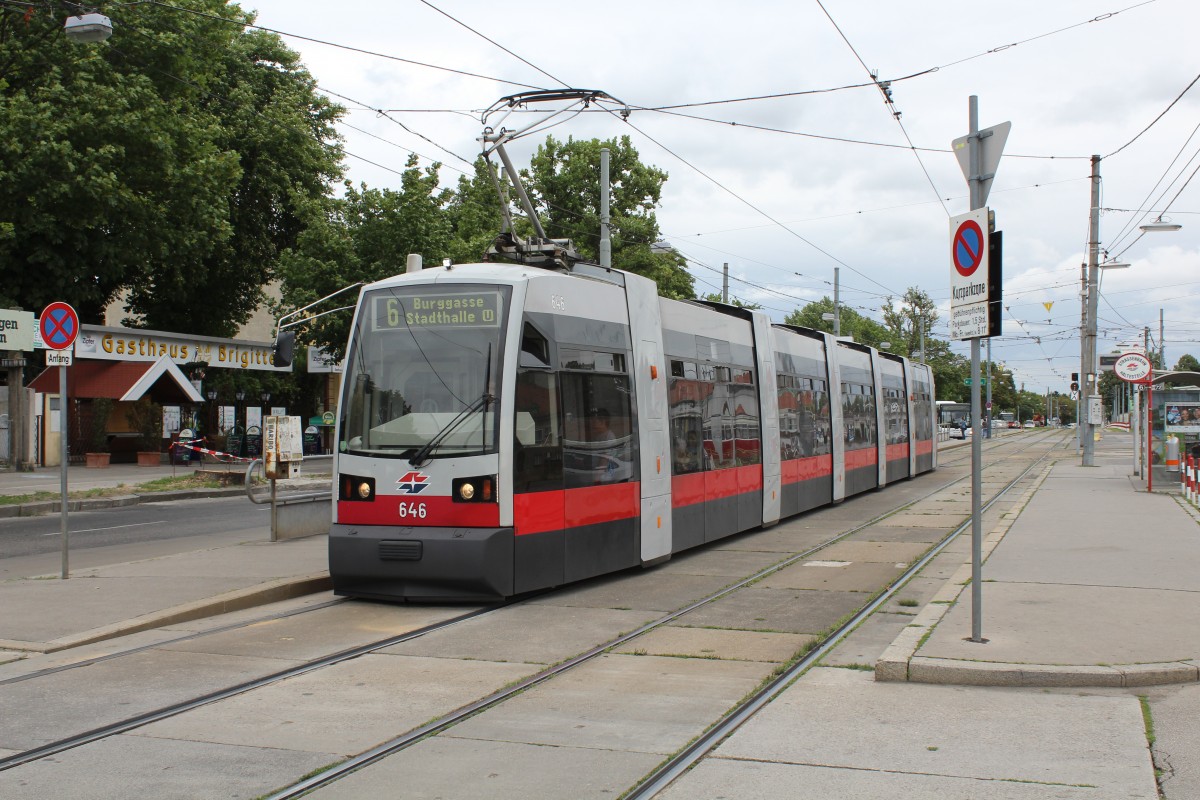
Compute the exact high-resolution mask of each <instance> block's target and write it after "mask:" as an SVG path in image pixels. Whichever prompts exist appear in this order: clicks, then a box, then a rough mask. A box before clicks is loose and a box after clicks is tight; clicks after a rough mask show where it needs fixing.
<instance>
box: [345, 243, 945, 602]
mask: <svg viewBox="0 0 1200 800" xmlns="http://www.w3.org/2000/svg"><path fill="white" fill-rule="evenodd" d="M933 417H934V403H933V380H932V375H931V373H930V371H929V369H928V368H927V367H926V366H924V365H921V364H914V363H911V362H909V361H908V360H907V359H904V358H901V357H898V356H894V355H890V354H887V353H879V352H877V351H875V350H873V349H871V348H869V347H865V346H862V345H859V344H854V343H850V342H839V341H837V340H835V339H834V338H833V337H832V336H830V335H829V334H826V333H822V332H819V331H814V330H809V329H804V328H794V327H790V326H784V325H774V324H772V323H771V322H770V320H769V319H768V317H767V316H766V315H765V314H763V313H761V312H752V311H746V310H743V309H738V308H733V307H729V306H722V305H719V304H710V303H695V302H680V301H675V300H668V299H664V298H660V297H658V296H657V293H656V287H655V285H654V283H653V282H651V281H649V280H647V279H645V278H642V277H639V276H636V275H632V274H629V273H624V272H620V271H618V270H606V269H602V268H600V267H596V266H593V265H585V264H578V265H576V266H575V267H574V270H573V272H572V273H563V272H556V271H550V270H545V269H540V268H536V267H528V266H519V265H509V264H496V263H488V264H470V265H461V266H454V267H436V268H431V269H425V270H421V271H417V272H415V273H408V274H402V275H398V276H396V277H393V278H389V279H387V280H383V281H379V282H377V283H374V284H371V285H369V286H367V287H365V288H364V289H363V290H362V291H361V294H360V296H359V301H358V306H357V310H356V312H355V318H354V325H353V329H352V332H351V336H350V341H349V343H348V349H347V356H346V360H345V369H344V384H343V395H342V399H341V404H340V412H339V419H338V425H337V442H338V447H337V454H336V456H335V459H334V477H335V480H336V486H337V491H336V499H335V504H334V511H333V526H332V529H331V532H330V537H329V564H330V573H331V575H332V578H333V583H334V590H335V592H337V593H338V594H343V595H351V596H359V597H368V598H380V599H387V600H402V599H403V600H479V599H492V598H503V597H509V596H512V595H517V594H521V593H524V592H529V591H533V590H537V589H544V588H547V587H553V586H558V585H562V584H565V583H570V582H571V581H577V580H581V579H584V578H589V577H592V576H595V575H600V574H603V573H607V572H612V571H614V570H620V569H625V568H628V567H634V566H638V565H648V564H653V563H656V562H659V561H662V560H665V559H667V558H669V557H670V556H671V555H672V554H673V553H677V552H680V551H682V550H685V549H687V548H689V547H694V546H696V545H700V544H702V543H705V542H711V541H714V540H716V539H720V538H722V537H725V536H730V535H733V534H736V533H738V532H740V531H746V530H751V529H754V528H759V527H761V526H764V525H770V524H772V523H775V522H777V521H778V520H780V519H782V518H785V517H788V516H791V515H793V514H797V513H800V512H802V511H805V510H808V509H811V508H815V507H818V506H822V505H826V504H829V503H835V502H838V501H840V500H842V499H844V498H846V497H848V496H850V495H853V494H855V493H858V492H863V491H867V490H870V489H874V488H876V487H882V486H886V485H887V484H888V483H891V482H894V481H897V480H900V479H902V478H906V477H909V476H912V475H916V474H918V473H921V472H925V471H928V470H931V469H934V467H935V466H936V463H935V449H934V446H933V438H934V437H933V432H934V418H933Z"/></svg>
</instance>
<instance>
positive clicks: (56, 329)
mask: <svg viewBox="0 0 1200 800" xmlns="http://www.w3.org/2000/svg"><path fill="white" fill-rule="evenodd" d="M38 332H39V333H41V335H42V344H44V345H46V347H49V348H50V349H51V350H66V349H67V348H68V347H70V346H71V345H73V344H75V337H76V336H78V335H79V315H78V314H76V313H75V309H73V308H71V307H70V306H69V305H67V304H66V303H62V302H54V303H51V304H50V305H48V306H46V308H45V309H44V310H43V311H42V315H41V316H40V317H38Z"/></svg>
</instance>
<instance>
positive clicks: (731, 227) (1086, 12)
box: [241, 0, 1200, 392]
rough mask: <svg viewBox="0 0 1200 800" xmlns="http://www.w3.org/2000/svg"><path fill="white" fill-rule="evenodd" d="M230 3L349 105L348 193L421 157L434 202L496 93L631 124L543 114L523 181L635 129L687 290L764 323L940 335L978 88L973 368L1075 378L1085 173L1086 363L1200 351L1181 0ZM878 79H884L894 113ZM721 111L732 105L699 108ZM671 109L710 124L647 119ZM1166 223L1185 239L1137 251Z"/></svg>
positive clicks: (1189, 1)
mask: <svg viewBox="0 0 1200 800" xmlns="http://www.w3.org/2000/svg"><path fill="white" fill-rule="evenodd" d="M241 5H242V6H243V8H246V9H247V10H254V11H256V12H257V14H258V18H257V24H258V25H260V26H262V27H265V28H269V29H272V30H274V31H277V32H279V33H281V34H284V38H285V41H287V43H288V44H289V46H291V47H292V48H293V49H295V50H297V51H298V52H300V53H301V56H302V58H303V61H304V63H305V64H306V66H307V67H308V69H309V71H310V72H311V73H312V75H313V76H314V78H315V79H316V81H317V82H318V84H319V88H320V89H321V90H322V91H324V92H327V93H329V94H330V95H331V96H332V97H334V98H335V99H336V100H338V101H339V102H340V103H342V104H343V105H345V106H346V107H347V108H348V109H349V113H348V114H347V115H346V117H345V119H344V122H343V125H342V126H341V133H342V134H343V135H344V137H345V146H346V150H347V153H348V156H347V159H346V168H347V177H348V178H349V179H350V180H352V181H354V182H355V183H356V184H358V183H366V184H367V185H368V186H371V187H374V188H398V187H399V184H400V172H401V171H402V170H403V168H404V163H405V160H406V159H407V158H408V156H409V154H410V153H411V152H414V151H415V152H416V153H418V154H419V155H420V156H421V163H422V165H428V163H429V162H430V161H432V160H437V161H440V162H442V163H443V167H442V170H441V175H442V183H443V185H444V186H453V185H454V184H455V183H456V182H457V179H458V176H459V175H460V174H461V172H462V171H463V170H466V169H468V167H467V162H469V161H471V160H473V159H474V158H475V157H476V155H477V154H478V153H479V149H480V145H479V143H478V141H477V140H478V138H479V136H480V135H481V133H482V130H483V124H484V123H483V121H482V119H481V112H482V111H483V110H484V109H487V108H488V107H489V106H491V105H492V104H493V103H495V102H496V101H498V100H499V99H500V98H502V97H505V96H508V95H511V94H515V93H517V92H523V91H529V90H531V89H535V88H536V89H557V88H562V87H564V86H570V87H573V88H585V89H598V90H602V91H604V92H606V93H607V94H609V95H611V96H612V97H614V98H618V99H619V100H620V101H621V102H623V103H625V104H627V105H628V106H630V107H631V108H632V109H633V111H632V113H631V114H630V115H629V117H628V119H627V120H622V119H621V118H620V116H618V115H614V114H609V113H585V114H580V115H577V116H573V117H565V118H563V119H562V122H561V124H559V125H558V126H557V127H554V128H553V129H551V130H549V131H544V132H541V133H539V134H534V135H531V136H527V137H525V138H521V139H517V140H516V141H514V142H512V143H511V144H510V145H509V146H508V149H509V152H510V154H511V155H512V157H513V159H514V161H516V163H517V164H518V165H521V164H528V162H529V158H530V155H531V154H532V153H533V151H534V150H535V149H536V147H537V146H538V145H539V144H540V143H542V142H544V140H545V136H546V135H547V133H550V134H553V135H554V136H555V137H556V138H559V139H566V138H567V137H574V138H577V139H592V138H601V139H609V138H612V137H614V136H620V135H628V136H630V137H631V139H632V143H633V145H634V147H635V148H636V149H637V150H638V152H639V154H640V157H641V160H642V161H643V162H644V163H647V164H651V165H654V166H656V167H658V168H660V169H662V170H664V171H666V172H667V173H668V175H669V178H668V180H667V182H666V184H665V185H664V188H663V196H662V203H661V206H660V207H659V208H658V209H657V217H658V221H659V226H660V228H661V230H662V232H663V235H664V238H665V239H666V240H667V241H668V242H669V243H670V244H671V245H672V246H674V247H675V248H676V249H677V250H678V251H679V252H680V253H682V254H683V255H684V256H685V257H686V258H687V259H688V262H689V265H688V268H689V271H690V272H691V274H692V275H693V276H694V277H695V279H696V290H697V293H699V294H704V293H708V292H714V291H717V292H719V291H720V287H721V270H722V265H723V264H725V263H728V265H729V272H730V293H731V294H732V295H733V296H735V297H737V298H739V299H741V300H744V301H749V302H756V303H759V304H761V306H762V307H763V309H764V310H765V311H767V312H768V313H769V314H770V315H771V317H772V318H773V319H774V320H776V321H782V320H783V318H784V317H785V316H786V315H787V314H788V313H790V312H791V311H793V310H795V309H796V308H799V307H802V306H803V305H804V304H806V303H807V302H810V301H812V300H817V299H820V298H821V297H823V296H830V297H832V295H833V281H834V270H835V268H837V269H838V271H839V272H840V289H841V299H842V301H843V302H844V303H845V304H846V305H847V306H849V307H851V308H853V309H854V310H855V311H858V312H859V313H861V314H865V315H867V316H870V317H873V318H875V319H880V318H881V314H880V311H879V309H880V306H881V304H882V303H883V302H884V299H885V298H886V297H887V296H889V295H891V296H895V297H898V296H899V295H901V294H903V292H904V291H905V290H906V289H907V288H909V287H914V286H915V287H917V288H920V289H921V290H923V291H925V292H927V293H928V294H929V295H930V296H931V297H932V298H933V299H934V300H935V301H936V302H937V303H938V305H939V310H940V320H939V322H938V324H937V326H935V329H934V334H935V335H937V336H939V337H940V338H948V337H949V325H948V318H949V314H948V311H949V303H950V270H951V268H952V267H951V258H950V237H951V234H950V223H949V221H950V219H951V217H954V216H957V215H960V214H963V213H965V212H967V211H968V210H969V201H968V195H967V184H966V180H965V178H964V176H963V173H962V170H961V169H960V167H959V165H958V162H957V160H956V158H955V156H954V154H953V152H952V150H951V142H952V141H953V140H954V139H956V138H958V137H960V136H964V135H966V133H967V131H968V122H969V116H968V109H969V98H970V96H972V95H975V96H977V97H978V108H979V125H980V127H981V128H985V129H986V128H989V127H992V126H994V125H997V124H1000V123H1003V122H1011V124H1012V129H1011V133H1010V135H1009V137H1008V140H1007V143H1006V145H1005V148H1004V154H1003V157H1002V158H1001V160H1000V163H999V166H998V168H997V170H996V177H995V179H994V181H993V183H992V188H991V192H990V195H989V197H988V200H987V205H988V207H989V208H990V209H991V210H992V211H993V212H994V213H995V218H996V227H997V229H999V230H1003V231H1004V306H1005V312H1004V320H1003V336H1002V337H1000V338H996V339H993V340H992V357H993V359H995V360H996V361H998V362H1003V364H1004V366H1005V367H1007V368H1008V369H1010V370H1011V371H1012V373H1013V376H1014V380H1015V381H1016V383H1017V385H1018V387H1020V386H1022V385H1024V387H1025V388H1026V389H1028V390H1030V391H1037V392H1045V391H1047V390H1051V391H1054V390H1057V391H1064V392H1065V391H1067V388H1068V383H1069V381H1070V374H1071V373H1072V372H1078V371H1079V356H1080V339H1079V332H1080V275H1081V265H1082V264H1084V263H1086V261H1087V257H1088V241H1089V210H1090V206H1091V199H1090V192H1091V182H1090V179H1089V176H1090V174H1091V162H1090V157H1091V156H1092V155H1093V154H1095V155H1100V156H1102V160H1101V161H1100V164H1099V171H1100V175H1101V199H1100V208H1101V214H1100V221H1099V230H1098V241H1099V247H1100V248H1101V256H1100V258H1101V260H1102V261H1104V260H1113V261H1118V262H1121V263H1128V264H1130V265H1131V266H1130V267H1129V268H1127V269H1114V270H1102V271H1101V275H1102V283H1101V296H1100V298H1099V313H1098V322H1097V327H1098V332H1099V333H1098V335H1099V339H1098V351H1099V352H1100V353H1107V352H1113V351H1117V350H1120V349H1123V348H1121V347H1120V345H1122V344H1124V343H1126V342H1131V341H1137V342H1141V341H1142V338H1143V330H1144V328H1146V327H1149V328H1150V337H1151V345H1152V347H1155V348H1157V347H1158V345H1159V343H1160V339H1159V321H1160V312H1161V319H1162V321H1163V331H1164V336H1163V340H1162V341H1164V342H1165V355H1166V360H1167V363H1168V365H1174V363H1175V362H1176V361H1177V360H1178V359H1179V357H1180V356H1182V355H1183V354H1184V353H1191V354H1193V355H1197V356H1200V315H1197V314H1196V313H1195V309H1197V308H1200V178H1197V179H1196V180H1194V181H1192V182H1190V183H1189V182H1188V180H1189V178H1190V177H1191V176H1192V175H1193V174H1194V172H1195V171H1196V170H1197V168H1198V167H1200V135H1197V134H1200V130H1198V129H1200V85H1197V86H1194V87H1191V88H1190V90H1189V85H1190V84H1191V83H1192V82H1193V81H1194V80H1196V78H1197V77H1198V76H1200V56H1198V54H1197V53H1198V50H1200V48H1198V47H1197V44H1196V42H1197V31H1198V30H1200V3H1196V2H1195V0H1148V1H1147V0H1100V1H1099V2H1095V1H1086V0H1054V1H1053V2H1046V1H1045V0H1040V2H1031V1H1030V0H1006V2H991V3H973V4H963V3H951V2H932V1H931V0H905V1H903V2H897V0H889V1H886V2H885V1H884V0H820V2H818V1H817V0H786V2H784V1H781V2H775V1H774V0H769V1H764V0H759V1H755V0H748V2H745V3H740V4H734V3H730V2H728V1H726V2H708V1H707V0H691V1H689V2H686V3H685V2H676V1H675V0H649V1H647V0H641V2H629V1H628V0H610V1H609V2H606V3H603V4H585V3H572V2H564V0H559V2H544V1H543V0H510V2H507V3H504V4H495V3H485V2H480V1H479V0H429V2H426V1H425V0H398V1H396V2H391V3H379V2H367V1H366V0H341V1H340V2H338V3H332V4H331V3H329V2H327V0H244V2H242V3H241ZM735 5H736V8H735ZM302 37H303V38H302ZM414 62H415V63H414ZM464 73H469V74H464ZM872 73H873V74H874V76H875V77H876V78H877V79H878V80H879V81H890V86H889V88H890V91H891V99H892V105H891V106H889V105H888V104H887V103H885V102H884V97H883V93H882V92H881V90H880V88H879V87H878V86H877V85H876V84H875V83H873V78H872ZM863 84H866V85H863ZM843 87H851V88H843ZM767 95H775V97H771V98H768V99H756V100H746V101H742V100H743V99H744V98H761V97H763V96H767ZM779 95H784V96H779ZM729 100H738V101H740V102H721V103H719V104H713V103H714V101H729ZM685 104H705V105H689V107H686V108H676V109H674V110H672V111H671V112H670V113H666V112H664V111H658V110H651V109H658V108H662V107H664V106H682V105H685ZM894 112H898V114H899V117H898V118H897V116H896V114H895V113H894ZM497 119H498V117H492V118H490V119H489V121H491V122H493V123H495V121H496V120H497ZM527 120H528V121H531V117H530V116H529V115H514V116H513V117H510V118H509V119H507V120H505V121H504V124H507V125H508V126H509V127H517V126H518V125H524V124H525V123H526V121H527ZM1160 215H1162V216H1163V218H1164V219H1169V220H1170V221H1171V222H1174V223H1179V224H1181V225H1182V226H1183V227H1182V229H1181V230H1179V231H1177V232H1170V233H1164V232H1155V233H1147V234H1142V233H1141V232H1140V230H1139V229H1138V226H1139V225H1140V224H1145V223H1146V222H1149V221H1152V220H1154V219H1155V218H1157V217H1158V216H1160ZM1047 304H1052V305H1049V307H1048V308H1047ZM954 350H955V352H959V353H963V354H968V353H969V351H970V347H969V343H968V342H961V343H955V344H954Z"/></svg>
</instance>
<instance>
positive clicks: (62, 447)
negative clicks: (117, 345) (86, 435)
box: [58, 367, 71, 581]
mask: <svg viewBox="0 0 1200 800" xmlns="http://www.w3.org/2000/svg"><path fill="white" fill-rule="evenodd" d="M58 415H59V416H58V419H59V423H58V428H59V437H58V454H59V458H60V460H61V462H62V463H61V464H60V469H61V475H60V478H59V486H60V488H61V490H62V497H61V498H60V503H59V505H61V506H62V508H61V510H60V512H59V516H60V522H61V524H60V527H59V531H60V532H61V533H62V579H63V580H64V581H65V580H66V579H67V578H70V577H71V567H70V563H69V560H68V552H69V551H70V544H69V542H68V541H67V536H68V534H67V432H68V430H67V368H66V367H59V368H58Z"/></svg>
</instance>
